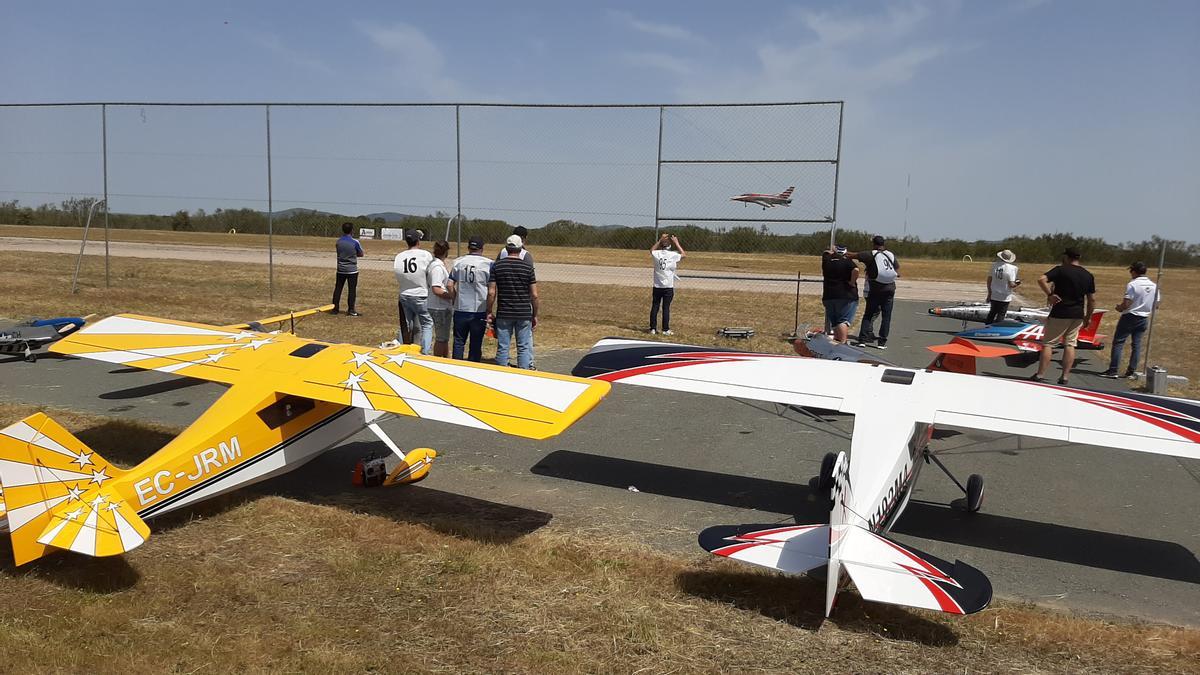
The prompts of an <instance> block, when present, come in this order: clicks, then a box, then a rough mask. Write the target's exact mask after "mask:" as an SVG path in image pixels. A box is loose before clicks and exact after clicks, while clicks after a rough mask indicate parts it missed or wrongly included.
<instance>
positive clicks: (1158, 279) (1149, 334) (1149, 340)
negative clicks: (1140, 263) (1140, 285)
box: [1135, 239, 1167, 388]
mask: <svg viewBox="0 0 1200 675" xmlns="http://www.w3.org/2000/svg"><path fill="white" fill-rule="evenodd" d="M1166 260H1167V240H1166V239H1163V242H1162V249H1161V250H1160V251H1159V252H1158V275H1157V276H1155V277H1154V286H1155V289H1154V293H1155V296H1154V309H1153V310H1152V311H1151V312H1150V325H1149V326H1147V327H1146V360H1145V361H1143V362H1142V372H1143V373H1144V374H1145V375H1146V387H1147V388H1148V387H1149V386H1150V347H1151V346H1152V345H1153V344H1154V340H1153V339H1154V317H1156V316H1158V296H1159V294H1161V293H1162V270H1163V263H1165V262H1166ZM1135 365H1136V364H1135Z"/></svg>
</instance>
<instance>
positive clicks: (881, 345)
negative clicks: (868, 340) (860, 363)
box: [875, 340, 887, 349]
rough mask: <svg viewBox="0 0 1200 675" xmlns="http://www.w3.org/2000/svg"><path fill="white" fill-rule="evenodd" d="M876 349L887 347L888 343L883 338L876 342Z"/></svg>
mask: <svg viewBox="0 0 1200 675" xmlns="http://www.w3.org/2000/svg"><path fill="white" fill-rule="evenodd" d="M875 348H876V349H887V343H886V342H883V341H882V340H881V341H879V342H878V343H876V344H875Z"/></svg>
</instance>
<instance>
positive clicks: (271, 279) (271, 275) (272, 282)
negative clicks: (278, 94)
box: [264, 105, 275, 300]
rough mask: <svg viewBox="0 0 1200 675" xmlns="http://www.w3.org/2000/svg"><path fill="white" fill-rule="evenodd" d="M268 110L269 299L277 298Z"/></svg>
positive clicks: (269, 114) (268, 109)
mask: <svg viewBox="0 0 1200 675" xmlns="http://www.w3.org/2000/svg"><path fill="white" fill-rule="evenodd" d="M264 107H265V108H266V111H267V299H269V300H274V299H275V194H274V191H273V188H272V185H271V106H270V105H267V106H264Z"/></svg>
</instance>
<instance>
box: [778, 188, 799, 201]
mask: <svg viewBox="0 0 1200 675" xmlns="http://www.w3.org/2000/svg"><path fill="white" fill-rule="evenodd" d="M795 189H796V186H794V185H793V186H791V187H789V188H788V189H786V190H784V191H783V192H780V193H779V196H780V197H783V198H784V199H787V198H788V197H791V196H792V190H795Z"/></svg>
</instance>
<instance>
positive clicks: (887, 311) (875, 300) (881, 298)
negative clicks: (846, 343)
mask: <svg viewBox="0 0 1200 675" xmlns="http://www.w3.org/2000/svg"><path fill="white" fill-rule="evenodd" d="M895 299H896V292H895V291H881V290H879V289H873V290H872V291H871V294H870V295H868V296H867V308H866V309H865V310H863V319H862V325H861V326H859V327H858V340H859V342H867V341H868V340H872V339H874V338H875V328H874V326H873V324H874V323H875V316H876V315H877V314H879V313H880V312H882V313H883V318H882V319H880V320H879V344H885V343H887V339H888V333H889V332H891V328H892V301H893V300H895Z"/></svg>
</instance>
